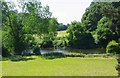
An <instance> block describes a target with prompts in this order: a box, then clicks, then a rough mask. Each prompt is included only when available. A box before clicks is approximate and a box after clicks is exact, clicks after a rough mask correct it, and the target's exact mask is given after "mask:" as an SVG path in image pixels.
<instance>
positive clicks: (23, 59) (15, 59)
mask: <svg viewBox="0 0 120 78" xmlns="http://www.w3.org/2000/svg"><path fill="white" fill-rule="evenodd" d="M35 59H36V58H31V57H29V58H27V57H22V58H12V59H11V61H13V62H20V61H30V60H35Z"/></svg>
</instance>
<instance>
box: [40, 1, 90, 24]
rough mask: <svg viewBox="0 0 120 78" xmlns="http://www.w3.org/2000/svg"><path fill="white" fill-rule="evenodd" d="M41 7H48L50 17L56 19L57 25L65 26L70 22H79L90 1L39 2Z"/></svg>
mask: <svg viewBox="0 0 120 78" xmlns="http://www.w3.org/2000/svg"><path fill="white" fill-rule="evenodd" d="M41 2H42V5H43V6H45V5H48V6H49V7H50V11H51V12H52V17H55V18H57V19H58V22H59V23H63V24H67V23H71V22H72V21H75V20H76V21H81V18H82V15H83V14H84V13H85V9H86V8H88V7H89V5H90V3H91V2H92V0H41Z"/></svg>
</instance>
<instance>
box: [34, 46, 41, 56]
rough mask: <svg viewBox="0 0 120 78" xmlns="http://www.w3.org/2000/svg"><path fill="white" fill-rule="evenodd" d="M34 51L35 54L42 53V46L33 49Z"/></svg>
mask: <svg viewBox="0 0 120 78" xmlns="http://www.w3.org/2000/svg"><path fill="white" fill-rule="evenodd" d="M33 53H35V55H41V52H40V47H36V48H35V49H34V50H33Z"/></svg>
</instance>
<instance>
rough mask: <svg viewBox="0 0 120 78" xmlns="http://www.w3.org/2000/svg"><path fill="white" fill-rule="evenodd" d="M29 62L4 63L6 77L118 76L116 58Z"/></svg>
mask: <svg viewBox="0 0 120 78" xmlns="http://www.w3.org/2000/svg"><path fill="white" fill-rule="evenodd" d="M28 58H34V59H33V60H27V61H18V62H12V61H3V62H2V65H3V68H2V69H3V75H4V76H46V75H47V76H116V75H117V71H116V70H115V66H116V64H117V61H116V60H115V59H114V58H80V57H74V58H73V57H68V58H57V59H52V60H49V59H44V58H42V57H40V56H31V57H28Z"/></svg>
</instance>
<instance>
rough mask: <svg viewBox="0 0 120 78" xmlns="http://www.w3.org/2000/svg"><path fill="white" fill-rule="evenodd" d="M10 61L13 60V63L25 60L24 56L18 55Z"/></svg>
mask: <svg viewBox="0 0 120 78" xmlns="http://www.w3.org/2000/svg"><path fill="white" fill-rule="evenodd" d="M10 59H11V61H20V60H22V59H23V57H22V56H18V55H16V56H11V58H10Z"/></svg>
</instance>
